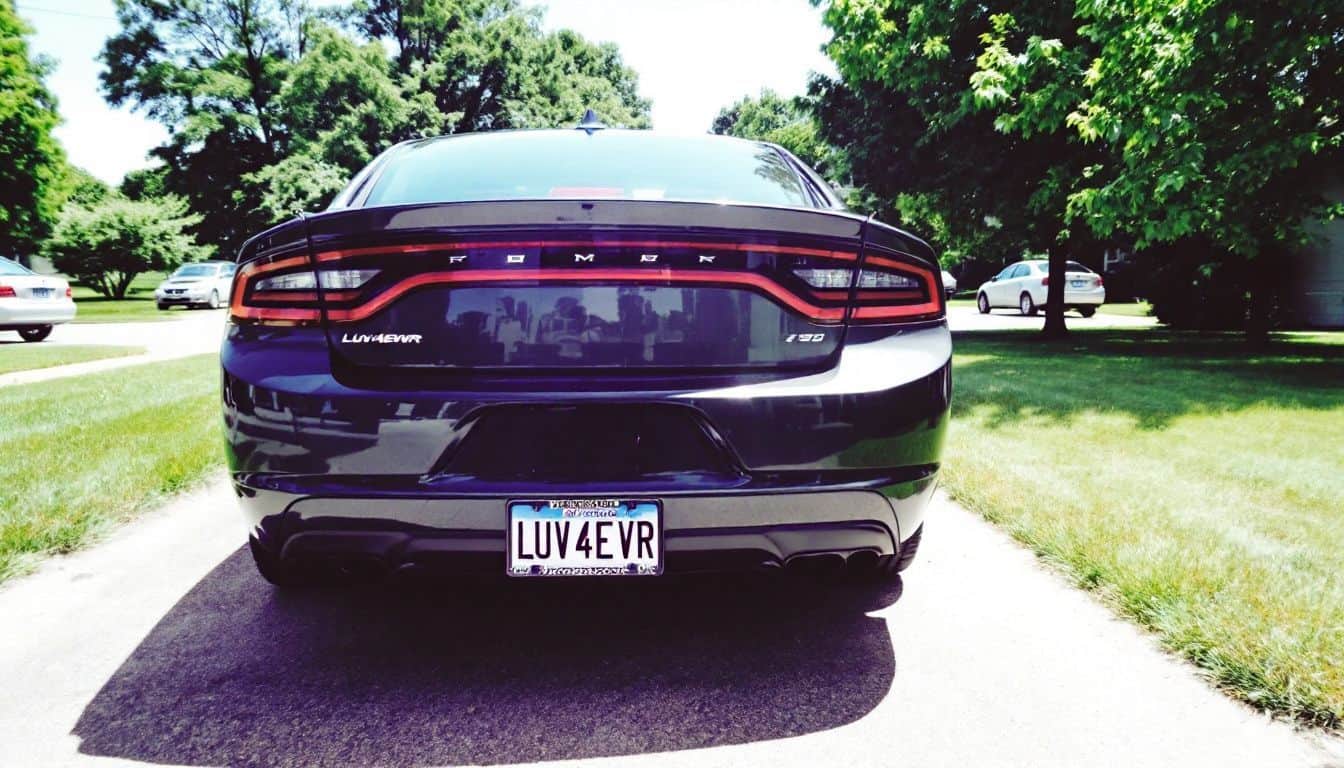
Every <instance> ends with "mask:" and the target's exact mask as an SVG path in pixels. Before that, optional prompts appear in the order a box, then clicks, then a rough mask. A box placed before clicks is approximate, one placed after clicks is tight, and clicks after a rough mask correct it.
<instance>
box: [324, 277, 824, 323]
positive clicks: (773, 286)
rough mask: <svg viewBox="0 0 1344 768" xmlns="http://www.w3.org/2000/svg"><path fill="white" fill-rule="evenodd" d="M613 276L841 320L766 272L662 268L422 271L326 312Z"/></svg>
mask: <svg viewBox="0 0 1344 768" xmlns="http://www.w3.org/2000/svg"><path fill="white" fill-rule="evenodd" d="M592 281H601V282H615V283H651V282H652V283H656V282H666V283H697V284H700V285H745V286H750V287H752V288H756V289H758V290H760V291H762V292H764V293H766V294H769V295H770V296H771V297H772V298H774V299H776V300H777V301H779V302H781V303H783V304H785V305H787V306H789V307H790V308H792V309H793V310H794V311H796V312H799V313H801V314H803V315H806V316H808V317H809V318H811V319H813V320H820V321H830V322H835V321H839V320H842V319H843V318H844V315H845V310H844V308H842V307H818V306H816V305H814V304H810V303H808V302H806V301H804V300H802V299H801V298H799V297H797V296H795V295H793V294H792V293H789V292H788V291H787V290H785V289H784V288H783V287H782V286H780V285H779V284H778V283H776V282H775V281H773V280H771V279H770V278H768V277H764V276H762V275H757V274H753V273H751V272H720V271H715V272H713V273H712V274H709V273H706V274H695V273H686V272H673V271H672V270H670V269H667V268H661V269H638V268H634V269H538V270H535V271H523V270H519V269H482V270H462V271H453V272H425V273H423V274H419V275H413V276H411V277H408V278H405V279H403V280H401V281H400V282H397V283H394V284H393V285H392V286H390V287H388V288H387V289H386V290H384V291H383V292H382V293H380V294H378V296H377V297H375V298H374V299H373V300H372V301H370V302H368V303H367V304H362V305H360V306H358V307H354V308H352V309H328V310H327V317H328V319H330V320H333V321H336V322H357V321H359V320H364V319H366V318H368V317H371V316H373V315H374V314H377V313H378V312H379V311H381V310H382V309H383V308H385V307H386V306H387V305H388V304H391V303H392V302H394V301H396V300H397V299H399V298H401V297H402V296H404V295H405V294H406V293H408V292H410V291H412V290H415V289H417V288H421V287H424V286H427V285H463V284H471V283H516V282H522V283H537V282H542V283H544V282H592Z"/></svg>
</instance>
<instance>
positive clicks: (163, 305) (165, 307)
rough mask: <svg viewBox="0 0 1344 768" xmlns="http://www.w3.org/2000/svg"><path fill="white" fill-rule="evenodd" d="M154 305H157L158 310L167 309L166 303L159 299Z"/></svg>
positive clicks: (165, 310)
mask: <svg viewBox="0 0 1344 768" xmlns="http://www.w3.org/2000/svg"><path fill="white" fill-rule="evenodd" d="M154 306H156V307H158V308H159V311H160V312H167V311H168V309H169V307H168V305H167V304H164V303H163V302H161V301H160V302H157V303H156V304H155V305H154Z"/></svg>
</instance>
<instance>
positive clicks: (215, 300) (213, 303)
mask: <svg viewBox="0 0 1344 768" xmlns="http://www.w3.org/2000/svg"><path fill="white" fill-rule="evenodd" d="M222 306H224V303H223V302H221V301H220V300H219V291H211V293H210V308H211V309H219V308H220V307H222Z"/></svg>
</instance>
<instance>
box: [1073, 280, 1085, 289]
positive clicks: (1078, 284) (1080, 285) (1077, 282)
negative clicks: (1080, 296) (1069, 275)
mask: <svg viewBox="0 0 1344 768" xmlns="http://www.w3.org/2000/svg"><path fill="white" fill-rule="evenodd" d="M1069 287H1070V288H1086V287H1087V281H1086V280H1070V281H1069Z"/></svg>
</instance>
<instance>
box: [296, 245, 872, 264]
mask: <svg viewBox="0 0 1344 768" xmlns="http://www.w3.org/2000/svg"><path fill="white" fill-rule="evenodd" d="M572 247H594V248H701V249H703V250H706V251H759V252H761V253H784V254H789V255H792V256H816V257H818V258H823V259H838V260H840V261H856V260H857V259H858V258H859V255H858V254H857V253H854V252H852V251H836V250H830V249H826V248H806V247H802V246H793V245H770V244H757V243H713V242H710V243H702V242H696V241H683V240H505V241H498V240H487V241H481V242H471V243H419V244H414V245H399V246H395V247H392V248H388V247H386V246H370V247H367V248H345V249H338V250H331V251H323V252H321V253H319V254H317V260H318V261H340V260H341V259H347V258H350V257H351V256H367V255H370V254H375V253H425V252H432V251H450V250H468V249H471V248H572Z"/></svg>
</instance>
